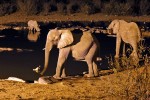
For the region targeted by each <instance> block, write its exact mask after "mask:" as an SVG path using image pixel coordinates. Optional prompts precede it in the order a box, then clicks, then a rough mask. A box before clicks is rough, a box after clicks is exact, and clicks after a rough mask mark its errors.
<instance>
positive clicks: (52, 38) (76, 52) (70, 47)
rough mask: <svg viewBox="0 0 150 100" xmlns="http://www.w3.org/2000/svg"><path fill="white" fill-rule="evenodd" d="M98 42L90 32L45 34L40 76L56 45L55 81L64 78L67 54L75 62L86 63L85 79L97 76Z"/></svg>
mask: <svg viewBox="0 0 150 100" xmlns="http://www.w3.org/2000/svg"><path fill="white" fill-rule="evenodd" d="M98 43H99V42H98V40H97V39H96V38H95V37H94V36H93V35H92V33H91V32H90V31H85V32H83V31H81V33H77V34H73V33H72V31H70V30H69V29H52V30H50V31H49V32H48V34H47V39H46V44H45V64H44V68H43V69H42V70H41V72H40V74H41V75H43V74H44V72H45V71H46V69H47V67H48V62H49V54H50V51H51V49H52V47H53V45H56V46H57V48H58V49H59V56H58V61H57V67H56V73H55V75H54V76H53V77H54V78H56V79H62V78H64V77H66V74H65V67H64V66H63V64H64V62H65V61H66V60H67V57H68V55H69V53H70V52H71V55H72V57H73V58H74V59H75V60H77V61H86V63H87V65H88V74H85V77H97V76H99V73H98V68H97V62H96V61H97V60H96V59H97V58H98V57H97V54H98V52H97V51H98V48H99V45H98Z"/></svg>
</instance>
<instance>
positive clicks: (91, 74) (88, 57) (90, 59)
mask: <svg viewBox="0 0 150 100" xmlns="http://www.w3.org/2000/svg"><path fill="white" fill-rule="evenodd" d="M96 49H97V45H96V44H95V43H94V44H93V45H92V47H91V48H90V50H89V52H88V54H87V55H86V57H85V60H86V62H87V65H88V71H89V73H88V74H86V76H87V77H94V73H95V75H96V76H97V70H98V69H97V66H95V65H96V64H95V63H94V64H93V57H94V55H95V52H96ZM93 65H94V66H93Z"/></svg>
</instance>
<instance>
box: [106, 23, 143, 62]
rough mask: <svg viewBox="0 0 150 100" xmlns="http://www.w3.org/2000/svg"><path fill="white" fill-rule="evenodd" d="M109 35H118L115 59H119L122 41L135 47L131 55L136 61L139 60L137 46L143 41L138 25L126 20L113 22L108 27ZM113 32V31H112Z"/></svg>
mask: <svg viewBox="0 0 150 100" xmlns="http://www.w3.org/2000/svg"><path fill="white" fill-rule="evenodd" d="M107 29H108V33H109V34H112V33H114V34H116V35H117V36H116V55H115V58H118V57H119V52H120V44H121V40H123V41H124V42H125V43H128V44H130V45H131V46H132V47H133V51H132V53H131V56H132V57H135V60H138V55H137V45H138V42H139V41H140V40H141V33H140V30H139V27H138V25H137V24H136V23H135V22H130V23H128V22H126V21H124V20H113V21H112V22H111V23H110V25H109V26H108V28H107ZM110 30H111V31H110Z"/></svg>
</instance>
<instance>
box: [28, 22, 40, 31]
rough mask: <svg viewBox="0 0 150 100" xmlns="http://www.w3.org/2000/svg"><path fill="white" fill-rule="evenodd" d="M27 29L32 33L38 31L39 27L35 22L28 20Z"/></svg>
mask: <svg viewBox="0 0 150 100" xmlns="http://www.w3.org/2000/svg"><path fill="white" fill-rule="evenodd" d="M28 28H29V31H34V32H35V31H37V32H39V31H40V28H39V25H38V23H37V21H35V20H29V21H28Z"/></svg>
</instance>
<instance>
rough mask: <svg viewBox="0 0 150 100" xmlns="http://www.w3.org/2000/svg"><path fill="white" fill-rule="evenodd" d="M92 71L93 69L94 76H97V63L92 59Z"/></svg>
mask: <svg viewBox="0 0 150 100" xmlns="http://www.w3.org/2000/svg"><path fill="white" fill-rule="evenodd" d="M93 71H94V76H95V77H97V76H99V72H98V68H97V65H96V63H95V62H94V61H93Z"/></svg>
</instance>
